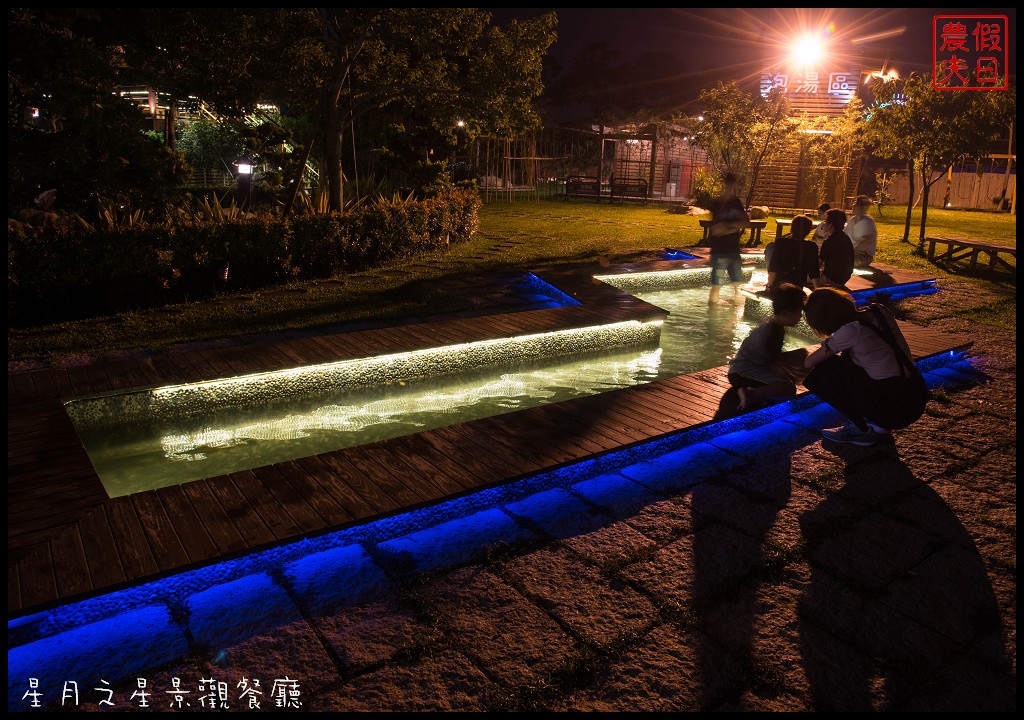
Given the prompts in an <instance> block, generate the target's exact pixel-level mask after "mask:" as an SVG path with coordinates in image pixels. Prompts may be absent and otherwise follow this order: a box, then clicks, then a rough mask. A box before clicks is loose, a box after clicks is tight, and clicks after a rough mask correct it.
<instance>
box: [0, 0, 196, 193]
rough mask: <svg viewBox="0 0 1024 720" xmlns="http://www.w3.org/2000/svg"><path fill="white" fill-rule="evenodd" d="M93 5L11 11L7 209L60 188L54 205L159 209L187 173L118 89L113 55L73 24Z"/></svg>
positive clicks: (83, 21)
mask: <svg viewBox="0 0 1024 720" xmlns="http://www.w3.org/2000/svg"><path fill="white" fill-rule="evenodd" d="M92 19H93V15H92V12H91V9H89V8H58V9H55V10H51V11H46V12H43V11H37V10H31V9H27V8H19V9H13V10H11V11H9V14H8V25H7V30H8V37H7V39H8V67H7V141H8V158H7V168H8V184H7V189H8V205H9V209H10V210H16V209H18V208H19V207H25V205H26V203H27V202H28V201H30V200H31V199H32V198H33V197H34V196H35V195H36V194H37V193H39V192H40V191H42V190H47V189H50V188H56V189H57V190H58V206H59V207H60V208H61V209H65V210H77V211H86V210H89V209H93V208H92V207H90V206H92V205H94V203H95V202H96V201H99V202H101V203H102V202H115V201H116V202H119V203H130V204H139V203H142V204H146V205H150V206H155V205H158V204H159V203H161V202H162V201H164V200H165V199H166V198H167V194H168V193H170V192H171V191H172V190H173V189H174V188H175V187H176V186H177V184H178V183H179V182H180V180H181V177H182V175H183V173H184V170H185V165H184V162H183V160H182V158H181V157H180V156H179V155H177V154H175V153H173V152H171V151H169V150H167V149H166V148H161V147H160V145H159V144H158V143H155V142H154V141H153V140H152V139H151V138H149V137H147V136H146V135H145V134H144V133H143V132H142V129H141V128H142V121H143V118H142V114H141V112H140V111H139V110H138V109H137V108H136V107H135V106H134V104H133V103H131V102H129V101H127V100H125V99H123V98H121V97H118V96H117V95H116V94H115V93H114V92H113V90H114V87H115V85H116V83H117V68H118V65H119V62H120V60H119V55H118V53H117V52H116V51H115V50H114V49H112V48H110V47H107V46H105V45H103V44H100V43H97V42H96V41H95V40H94V39H93V38H92V37H90V36H88V35H85V34H80V33H78V32H76V31H75V30H73V29H72V28H73V27H77V26H78V25H81V24H88V23H89V22H91V21H92Z"/></svg>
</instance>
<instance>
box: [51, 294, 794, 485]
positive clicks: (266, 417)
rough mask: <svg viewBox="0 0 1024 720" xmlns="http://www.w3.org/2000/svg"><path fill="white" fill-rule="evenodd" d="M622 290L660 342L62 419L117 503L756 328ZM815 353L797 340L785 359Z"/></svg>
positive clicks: (579, 391) (442, 419)
mask: <svg viewBox="0 0 1024 720" xmlns="http://www.w3.org/2000/svg"><path fill="white" fill-rule="evenodd" d="M691 281H692V280H691ZM609 282H611V283H612V284H617V282H616V280H614V279H610V280H609ZM628 284H629V283H628V282H626V283H625V285H628ZM630 290H631V292H633V294H636V295H637V296H638V297H640V298H641V299H643V300H646V301H647V302H649V303H651V304H653V305H657V306H659V307H661V308H663V309H665V310H668V311H669V312H670V315H669V316H668V318H667V320H666V321H665V323H664V324H663V325H662V327H661V334H660V340H655V341H654V342H647V343H640V344H639V345H636V344H634V345H633V346H632V347H628V348H619V349H615V350H604V351H602V350H590V351H587V352H584V353H582V354H579V355H576V356H573V357H569V358H553V359H549V360H545V361H533V362H529V361H525V360H524V361H520V362H517V363H516V364H515V365H514V366H505V367H501V368H494V367H489V368H484V369H478V370H466V369H460V370H459V371H458V372H457V373H448V374H443V375H441V376H430V375H426V376H424V375H417V376H415V377H413V376H411V375H409V374H407V375H406V377H405V379H401V380H395V379H387V378H386V377H384V378H381V377H380V373H379V372H378V373H376V374H375V377H378V381H377V382H375V383H372V385H373V386H372V387H339V388H338V389H336V390H333V391H332V390H330V389H328V390H325V389H324V388H323V387H318V388H316V390H315V391H310V392H306V393H304V394H298V395H291V396H289V397H288V398H287V399H286V401H285V399H283V398H281V397H277V396H275V397H273V398H271V399H267V398H254V399H253V400H252V402H247V403H243V404H242V406H241V407H239V406H231V407H225V408H223V409H217V410H212V411H205V410H203V411H201V412H196V411H191V412H165V411H152V412H142V411H140V412H138V413H137V416H135V417H130V418H125V417H123V416H124V415H130V414H132V412H130V411H126V410H124V409H123V408H120V409H118V410H116V411H114V412H113V413H112V414H113V415H115V416H117V417H118V418H120V419H121V420H122V422H120V423H119V425H120V426H119V427H117V428H114V427H112V426H111V425H110V424H109V423H96V422H93V421H92V420H91V419H90V418H91V415H92V414H94V411H95V407H96V406H93V405H89V404H91V403H104V402H106V403H111V402H114V401H115V399H111V398H108V399H106V400H105V399H102V398H100V399H89V400H81V401H73V402H70V403H68V410H69V414H71V416H72V419H73V420H75V424H76V426H77V427H78V430H79V433H80V435H81V437H82V440H83V442H84V444H85V446H86V449H87V451H88V453H89V457H90V459H91V460H92V462H93V465H94V467H95V469H96V471H97V472H98V474H99V476H100V478H101V479H102V481H103V484H104V486H105V488H106V490H107V492H108V493H109V494H110V495H111V496H112V497H116V496H120V495H129V494H132V493H135V492H140V491H142V490H147V489H154V488H160V487H166V486H169V485H176V484H180V483H183V482H188V481H191V480H196V479H200V478H206V477H214V476H216V475H222V474H226V473H230V472H235V471H238V470H243V469H250V468H255V467H260V466H263V465H270V464H273V463H277V462H283V461H286V460H294V459H297V458H302V457H308V456H310V455H316V454H320V453H324V452H329V451H332V450H338V449H341V448H345V447H351V446H354V445H362V444H365V443H369V442H374V441H378V440H383V439H387V438H392V437H397V436H400V435H406V434H410V433H415V432H421V431H424V430H428V429H432V428H437V427H442V426H447V425H452V424H455V423H460V422H466V421H469V420H474V419H479V418H482V417H488V416H493V415H499V414H502V413H506V412H511V411H513V410H518V409H522V408H528V407H533V406H536V405H541V404H546V403H552V402H561V401H564V400H569V399H572V398H575V397H580V396H584V395H592V394H596V393H601V392H605V391H608V390H613V389H618V388H624V387H629V386H632V385H637V384H641V383H648V382H652V381H654V380H658V379H661V378H666V377H671V376H674V375H681V374H686V373H692V372H696V371H699V370H703V369H707V368H710V367H717V366H720V365H724V364H726V363H727V362H728V360H729V358H730V357H731V356H732V355H733V354H734V353H735V352H736V349H737V348H738V347H739V344H740V343H741V342H742V340H743V338H745V337H746V336H747V334H748V333H749V332H750V331H751V329H753V328H754V327H755V326H756V324H757V323H758V322H760V318H759V317H751V316H750V315H756V313H753V312H752V313H748V314H745V312H744V307H743V306H742V305H741V306H736V307H724V306H717V307H712V308H709V307H708V304H707V296H708V288H707V287H706V286H705V285H701V286H698V287H679V286H676V287H668V288H663V289H656V290H649V291H635V290H633V289H630ZM812 342H814V339H813V338H812V337H809V336H807V335H801V334H798V333H797V332H794V333H791V334H790V335H789V336H788V337H787V342H786V349H792V348H797V347H803V346H805V345H808V344H810V343H812ZM181 392H182V394H184V391H181ZM278 395H279V393H278ZM122 400H123V398H122ZM149 401H151V399H150V400H148V401H147V402H149ZM143 406H145V405H144V404H143V405H140V407H143ZM90 407H91V408H92V410H90ZM109 412H110V411H109V408H108V413H109Z"/></svg>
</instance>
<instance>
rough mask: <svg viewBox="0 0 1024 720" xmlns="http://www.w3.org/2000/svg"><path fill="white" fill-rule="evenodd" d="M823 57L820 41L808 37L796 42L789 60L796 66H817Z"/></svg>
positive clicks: (813, 37)
mask: <svg viewBox="0 0 1024 720" xmlns="http://www.w3.org/2000/svg"><path fill="white" fill-rule="evenodd" d="M823 57H824V52H823V48H822V39H821V38H820V37H816V36H813V35H808V36H806V37H804V38H802V39H801V40H799V41H798V42H797V44H796V46H795V47H794V48H793V54H792V55H791V56H790V59H791V60H792V62H793V63H794V64H796V65H817V64H818V63H819V62H820V61H821V59H822V58H823Z"/></svg>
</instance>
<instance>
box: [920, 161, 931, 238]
mask: <svg viewBox="0 0 1024 720" xmlns="http://www.w3.org/2000/svg"><path fill="white" fill-rule="evenodd" d="M921 182H922V183H923V187H922V188H921V230H920V233H919V235H918V238H917V244H918V245H919V246H920V247H922V248H923V247H924V227H925V225H926V224H927V223H928V190H929V188H931V186H932V184H931V183H930V182H928V177H927V176H926V175H925V170H924V168H921Z"/></svg>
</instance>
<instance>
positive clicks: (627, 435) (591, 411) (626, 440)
mask: <svg viewBox="0 0 1024 720" xmlns="http://www.w3.org/2000/svg"><path fill="white" fill-rule="evenodd" d="M585 399H586V398H579V399H577V400H570V401H569V402H566V403H558V404H556V405H551V406H550V408H551V409H550V412H551V413H552V414H553V415H555V416H557V415H559V414H562V415H564V416H566V417H567V418H577V419H585V420H586V422H587V423H588V424H589V425H590V426H591V427H593V428H594V430H595V431H597V432H599V433H601V434H602V435H604V436H605V437H607V438H608V439H610V440H613V441H617V442H618V443H619V444H621V445H630V444H632V443H635V442H639V441H643V440H648V439H649V438H650V435H649V434H648V433H645V432H641V431H639V430H637V429H636V428H634V427H632V425H631V424H629V423H624V422H621V421H620V418H619V417H618V416H616V415H614V414H613V413H608V412H605V409H604V408H602V407H599V406H597V405H595V404H594V403H586V402H580V401H581V400H585Z"/></svg>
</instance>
